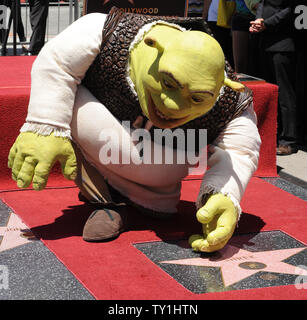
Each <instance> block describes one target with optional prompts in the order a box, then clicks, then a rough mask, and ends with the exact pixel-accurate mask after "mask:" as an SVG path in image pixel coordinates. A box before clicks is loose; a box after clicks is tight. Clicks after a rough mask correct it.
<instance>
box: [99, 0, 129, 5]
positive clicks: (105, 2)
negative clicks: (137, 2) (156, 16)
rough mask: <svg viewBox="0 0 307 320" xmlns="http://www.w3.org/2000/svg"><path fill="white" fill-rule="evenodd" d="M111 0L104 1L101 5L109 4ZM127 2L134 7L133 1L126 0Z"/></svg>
mask: <svg viewBox="0 0 307 320" xmlns="http://www.w3.org/2000/svg"><path fill="white" fill-rule="evenodd" d="M110 1H111V0H104V1H103V5H105V4H107V3H108V2H110ZM128 2H130V3H131V4H132V5H133V6H134V0H128Z"/></svg>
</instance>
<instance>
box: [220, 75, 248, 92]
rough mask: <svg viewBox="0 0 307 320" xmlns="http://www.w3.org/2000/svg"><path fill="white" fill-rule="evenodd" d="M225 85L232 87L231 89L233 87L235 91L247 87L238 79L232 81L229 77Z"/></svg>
mask: <svg viewBox="0 0 307 320" xmlns="http://www.w3.org/2000/svg"><path fill="white" fill-rule="evenodd" d="M224 85H225V86H227V87H230V88H231V89H233V90H235V91H239V92H243V91H244V88H245V86H244V84H242V83H240V82H237V81H232V80H230V79H229V78H225V80H224Z"/></svg>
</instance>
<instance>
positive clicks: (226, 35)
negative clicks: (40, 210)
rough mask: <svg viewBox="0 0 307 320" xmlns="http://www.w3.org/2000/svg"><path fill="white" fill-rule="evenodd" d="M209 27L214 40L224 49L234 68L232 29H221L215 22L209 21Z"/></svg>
mask: <svg viewBox="0 0 307 320" xmlns="http://www.w3.org/2000/svg"><path fill="white" fill-rule="evenodd" d="M208 26H209V28H210V29H211V31H212V33H213V35H214V38H215V39H216V41H217V42H218V43H219V44H220V46H221V47H222V49H223V52H224V55H225V57H226V59H227V60H228V62H229V63H230V65H231V66H233V65H234V64H233V54H232V43H231V33H230V29H228V28H223V27H219V26H217V25H216V22H214V21H208Z"/></svg>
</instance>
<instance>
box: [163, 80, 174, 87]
mask: <svg viewBox="0 0 307 320" xmlns="http://www.w3.org/2000/svg"><path fill="white" fill-rule="evenodd" d="M162 83H163V85H164V86H165V87H166V88H168V89H174V86H173V85H172V84H171V83H170V82H168V81H167V80H166V79H163V80H162Z"/></svg>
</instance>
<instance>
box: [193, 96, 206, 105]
mask: <svg viewBox="0 0 307 320" xmlns="http://www.w3.org/2000/svg"><path fill="white" fill-rule="evenodd" d="M191 99H192V101H193V102H195V103H200V102H203V101H204V99H203V98H201V97H200V96H192V97H191Z"/></svg>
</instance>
